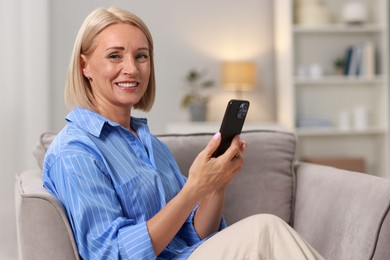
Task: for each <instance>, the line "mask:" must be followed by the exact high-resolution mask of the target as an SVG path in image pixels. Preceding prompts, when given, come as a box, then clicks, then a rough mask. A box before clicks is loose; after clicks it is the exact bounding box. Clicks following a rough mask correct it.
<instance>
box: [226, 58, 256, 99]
mask: <svg viewBox="0 0 390 260" xmlns="http://www.w3.org/2000/svg"><path fill="white" fill-rule="evenodd" d="M221 79H222V84H223V86H224V87H225V88H228V89H233V90H235V91H236V93H237V98H238V99H240V98H241V97H242V91H248V90H251V89H253V88H254V87H255V86H256V64H254V63H252V62H224V63H222V69H221Z"/></svg>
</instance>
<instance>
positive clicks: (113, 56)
mask: <svg viewBox="0 0 390 260" xmlns="http://www.w3.org/2000/svg"><path fill="white" fill-rule="evenodd" d="M108 59H110V60H112V61H119V60H120V59H122V55H120V54H119V53H111V54H109V55H108Z"/></svg>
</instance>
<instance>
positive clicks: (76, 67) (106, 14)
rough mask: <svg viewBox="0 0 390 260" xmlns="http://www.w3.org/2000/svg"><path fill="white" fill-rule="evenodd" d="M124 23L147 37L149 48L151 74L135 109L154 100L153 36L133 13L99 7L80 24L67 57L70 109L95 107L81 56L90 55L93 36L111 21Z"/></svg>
mask: <svg viewBox="0 0 390 260" xmlns="http://www.w3.org/2000/svg"><path fill="white" fill-rule="evenodd" d="M118 23H127V24H130V25H133V26H136V27H138V28H139V29H140V30H141V31H142V32H143V33H144V34H145V36H146V38H147V40H148V44H149V51H150V77H149V84H148V87H147V89H146V92H145V94H144V95H143V97H142V98H141V99H140V101H139V102H138V103H137V104H135V105H134V108H136V109H141V110H143V111H149V110H150V109H151V108H152V106H153V103H154V97H155V94H156V80H155V74H154V58H153V39H152V35H151V34H150V32H149V29H148V28H147V26H146V25H145V23H144V22H143V21H142V20H141V19H140V18H139V17H138V16H136V15H134V14H132V13H130V12H128V11H126V10H123V9H119V8H115V7H110V8H107V9H105V8H99V9H96V10H95V11H93V12H92V13H90V14H89V15H88V16H87V18H86V19H85V20H84V23H83V24H82V26H81V28H80V30H79V32H78V35H77V38H76V41H75V44H74V47H73V53H72V56H71V59H70V63H69V67H68V75H67V79H66V84H65V103H66V106H67V107H68V108H69V109H71V108H73V107H75V106H80V107H84V108H87V109H91V110H94V96H93V93H92V88H91V85H90V83H89V80H88V79H87V78H86V77H85V76H84V74H83V72H82V58H81V55H82V54H83V55H86V56H88V55H90V54H91V53H92V52H93V51H94V50H95V48H96V46H95V39H96V37H97V35H98V34H99V33H100V32H101V31H102V30H104V29H105V28H106V27H108V26H110V25H112V24H118Z"/></svg>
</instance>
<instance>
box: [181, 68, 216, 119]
mask: <svg viewBox="0 0 390 260" xmlns="http://www.w3.org/2000/svg"><path fill="white" fill-rule="evenodd" d="M205 77H206V71H204V70H203V71H198V70H195V69H191V70H190V71H189V72H188V73H187V75H186V77H185V82H186V85H187V86H188V87H189V92H188V93H187V94H185V95H184V97H183V99H182V102H181V106H182V107H183V108H188V109H189V111H190V117H191V121H205V120H206V114H207V103H208V101H209V97H208V96H207V95H205V94H204V93H202V91H203V90H204V89H207V88H210V87H213V86H214V85H215V82H214V80H211V79H206V78H205Z"/></svg>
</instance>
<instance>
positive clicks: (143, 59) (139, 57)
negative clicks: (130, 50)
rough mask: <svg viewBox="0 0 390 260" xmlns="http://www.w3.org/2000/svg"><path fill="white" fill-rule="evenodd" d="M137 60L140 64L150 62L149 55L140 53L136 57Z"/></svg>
mask: <svg viewBox="0 0 390 260" xmlns="http://www.w3.org/2000/svg"><path fill="white" fill-rule="evenodd" d="M135 58H136V60H137V61H138V62H140V63H142V62H146V61H148V60H149V55H148V54H146V53H138V54H137V55H136V56H135Z"/></svg>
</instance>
